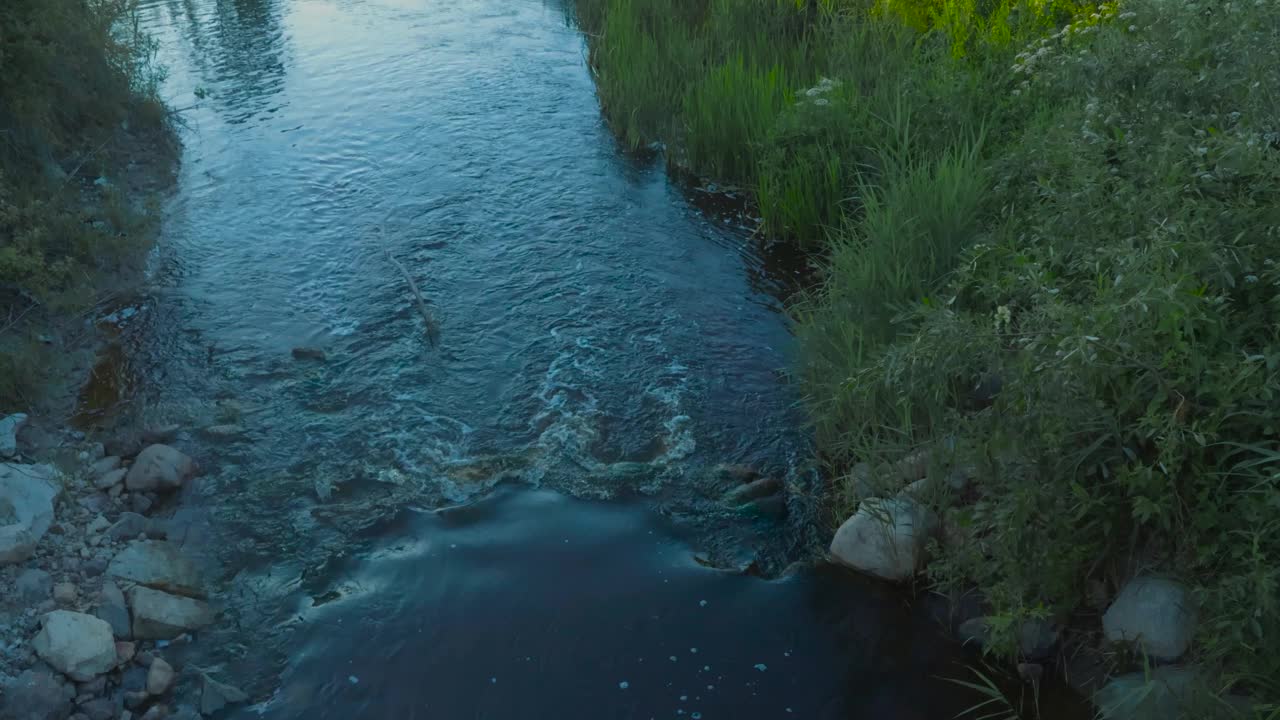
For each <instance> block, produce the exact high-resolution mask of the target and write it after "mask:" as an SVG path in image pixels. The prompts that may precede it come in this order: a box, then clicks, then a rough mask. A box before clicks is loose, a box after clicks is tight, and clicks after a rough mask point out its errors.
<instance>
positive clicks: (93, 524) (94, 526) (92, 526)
mask: <svg viewBox="0 0 1280 720" xmlns="http://www.w3.org/2000/svg"><path fill="white" fill-rule="evenodd" d="M109 527H111V521H110V520H107V519H106V518H104V517H102V516H101V515H99V516H97V517H95V518H94V519H93V520H90V521H89V525H88V526H86V527H85V529H84V531H85V533H86V534H89V535H97V534H99V533H101V532H102V531H103V530H106V529H107V528H109Z"/></svg>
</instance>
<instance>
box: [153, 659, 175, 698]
mask: <svg viewBox="0 0 1280 720" xmlns="http://www.w3.org/2000/svg"><path fill="white" fill-rule="evenodd" d="M171 687H173V666H172V665H170V664H169V663H167V662H165V659H164V658H156V659H154V660H152V661H151V667H150V668H148V670H147V693H148V694H150V695H163V694H165V693H167V692H169V688H171Z"/></svg>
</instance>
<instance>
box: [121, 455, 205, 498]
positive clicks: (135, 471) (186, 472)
mask: <svg viewBox="0 0 1280 720" xmlns="http://www.w3.org/2000/svg"><path fill="white" fill-rule="evenodd" d="M193 473H195V461H193V460H192V459H191V458H189V457H187V456H186V455H184V454H183V453H181V452H179V451H178V450H175V449H174V448H171V447H169V446H168V445H151V446H148V447H147V448H146V449H145V450H143V451H142V452H141V453H139V454H138V457H137V459H135V460H134V461H133V466H132V467H130V468H129V474H128V475H126V476H125V480H124V484H125V486H126V487H127V488H129V490H130V491H131V492H132V491H136V490H176V489H177V488H180V487H182V483H183V482H185V481H186V479H187V478H189V477H191V475H192V474H193Z"/></svg>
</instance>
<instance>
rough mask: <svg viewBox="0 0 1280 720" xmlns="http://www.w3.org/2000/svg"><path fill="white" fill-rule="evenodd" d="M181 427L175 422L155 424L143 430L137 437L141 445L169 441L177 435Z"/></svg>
mask: <svg viewBox="0 0 1280 720" xmlns="http://www.w3.org/2000/svg"><path fill="white" fill-rule="evenodd" d="M181 429H182V428H180V427H178V424H177V423H168V424H167V425H157V426H155V427H149V428H147V429H145V430H143V431H142V432H141V433H140V434H139V435H138V439H140V440H141V441H142V444H143V445H155V444H157V443H164V444H167V443H171V442H173V441H174V440H175V439H176V438H177V437H178V432H179V431H180V430H181Z"/></svg>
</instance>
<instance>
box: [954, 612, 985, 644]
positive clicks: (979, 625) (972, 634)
mask: <svg viewBox="0 0 1280 720" xmlns="http://www.w3.org/2000/svg"><path fill="white" fill-rule="evenodd" d="M956 635H957V637H958V638H959V639H960V642H961V643H962V644H964V645H973V646H975V647H983V646H985V645H986V644H987V640H989V639H990V637H991V625H990V624H989V623H988V622H987V619H986V618H984V617H976V618H969V619H968V620H965V621H964V622H962V623H960V626H959V627H957V628H956Z"/></svg>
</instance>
